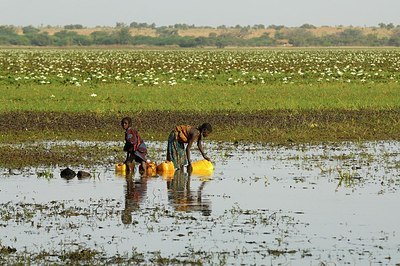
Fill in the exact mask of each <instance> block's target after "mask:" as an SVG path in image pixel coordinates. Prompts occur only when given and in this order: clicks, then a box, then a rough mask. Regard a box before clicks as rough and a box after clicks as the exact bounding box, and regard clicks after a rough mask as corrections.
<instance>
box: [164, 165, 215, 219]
mask: <svg viewBox="0 0 400 266" xmlns="http://www.w3.org/2000/svg"><path fill="white" fill-rule="evenodd" d="M190 179H191V175H190V171H189V173H185V172H184V170H183V168H182V169H179V170H177V171H175V174H174V177H173V178H172V179H171V180H167V188H168V200H169V201H170V203H171V204H172V206H173V207H174V208H175V209H176V210H177V211H183V212H192V211H199V212H201V213H202V214H203V215H204V216H209V215H210V214H211V206H210V202H209V201H208V200H206V201H205V200H203V199H202V191H203V188H204V186H205V184H206V181H202V182H201V184H200V186H199V188H198V190H197V191H192V190H191V188H190Z"/></svg>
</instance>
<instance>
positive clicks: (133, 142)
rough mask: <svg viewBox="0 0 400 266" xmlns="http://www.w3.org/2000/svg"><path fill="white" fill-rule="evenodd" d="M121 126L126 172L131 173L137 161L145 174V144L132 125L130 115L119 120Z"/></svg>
mask: <svg viewBox="0 0 400 266" xmlns="http://www.w3.org/2000/svg"><path fill="white" fill-rule="evenodd" d="M121 126H122V128H123V129H125V146H124V151H126V152H127V154H126V160H125V162H124V163H125V164H126V169H127V172H128V173H133V170H134V169H135V162H138V163H140V164H141V166H142V169H143V171H144V174H146V161H147V159H146V156H147V148H146V144H145V143H144V141H143V140H142V139H141V137H140V136H139V133H138V132H137V130H136V129H134V128H133V127H132V119H131V118H130V117H124V118H123V119H122V120H121Z"/></svg>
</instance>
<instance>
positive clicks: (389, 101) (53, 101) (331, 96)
mask: <svg viewBox="0 0 400 266" xmlns="http://www.w3.org/2000/svg"><path fill="white" fill-rule="evenodd" d="M0 93H1V95H2V97H1V99H0V113H6V112H16V111H33V112H66V113H88V112H90V113H96V114H99V115H101V114H110V113H111V114H121V113H137V112H149V111H170V112H197V113H213V112H225V111H230V112H243V113H255V112H260V111H266V110H274V111H276V110H292V111H295V112H299V111H306V110H308V111H309V110H313V111H319V110H360V109H371V110H388V109H396V108H399V107H400V84H399V83H397V82H392V83H377V84H372V83H369V84H360V83H357V84H342V83H333V84H329V83H322V84H318V83H317V84H299V85H297V84H275V85H247V86H240V85H238V86H217V85H212V84H206V85H203V84H194V85H176V86H174V87H171V86H162V87H155V86H147V87H146V86H141V87H137V86H132V85H127V84H122V85H121V84H118V85H112V84H108V85H106V84H105V85H102V86H95V87H93V86H80V87H75V86H60V85H58V86H52V85H32V84H30V85H24V86H13V85H7V86H6V85H1V86H0Z"/></svg>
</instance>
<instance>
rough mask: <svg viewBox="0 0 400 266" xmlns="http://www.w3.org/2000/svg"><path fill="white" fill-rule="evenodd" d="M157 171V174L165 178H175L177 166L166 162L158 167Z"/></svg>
mask: <svg viewBox="0 0 400 266" xmlns="http://www.w3.org/2000/svg"><path fill="white" fill-rule="evenodd" d="M156 170H157V174H159V175H161V176H163V177H167V178H171V177H173V176H174V173H175V166H174V163H173V162H170V161H165V162H162V163H160V164H159V165H157V168H156Z"/></svg>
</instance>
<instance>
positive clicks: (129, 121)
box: [121, 116, 132, 129]
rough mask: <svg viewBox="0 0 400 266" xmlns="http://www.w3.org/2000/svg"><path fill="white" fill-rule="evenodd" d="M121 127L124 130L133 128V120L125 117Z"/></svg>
mask: <svg viewBox="0 0 400 266" xmlns="http://www.w3.org/2000/svg"><path fill="white" fill-rule="evenodd" d="M121 126H122V128H123V129H128V128H130V127H132V118H130V117H128V116H127V117H124V118H122V120H121Z"/></svg>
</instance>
